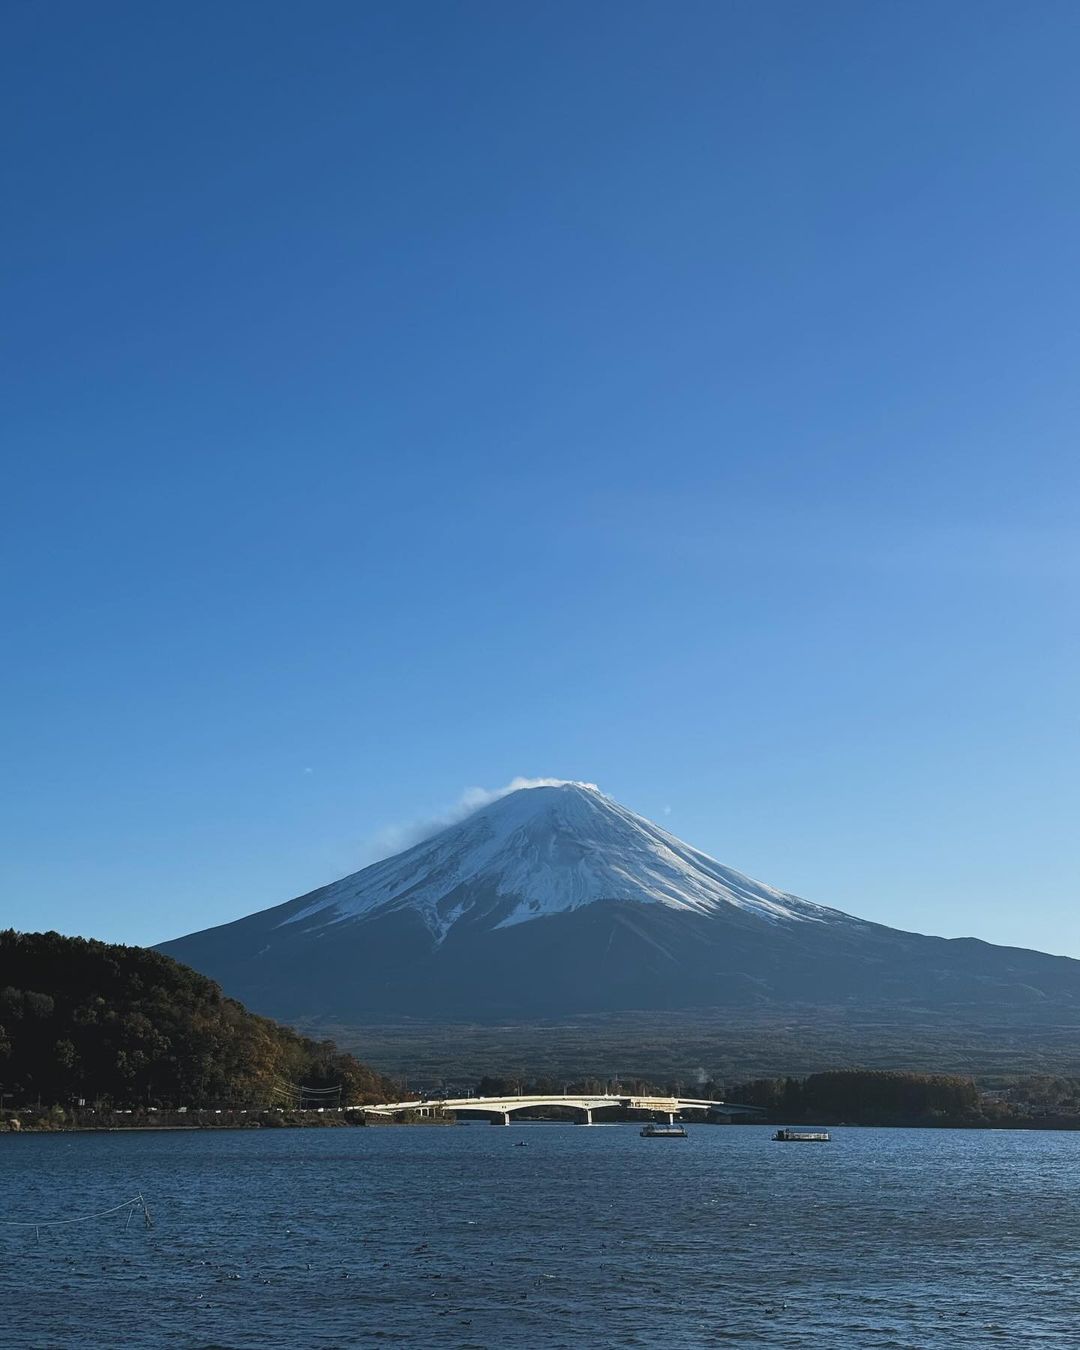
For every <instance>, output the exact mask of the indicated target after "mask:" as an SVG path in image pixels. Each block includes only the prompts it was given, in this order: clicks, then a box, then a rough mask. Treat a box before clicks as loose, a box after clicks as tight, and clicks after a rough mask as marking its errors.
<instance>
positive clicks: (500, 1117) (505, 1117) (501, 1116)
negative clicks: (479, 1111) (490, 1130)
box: [491, 1111, 510, 1125]
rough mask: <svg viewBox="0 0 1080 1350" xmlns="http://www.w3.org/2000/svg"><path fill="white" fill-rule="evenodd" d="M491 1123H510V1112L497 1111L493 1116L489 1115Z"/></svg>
mask: <svg viewBox="0 0 1080 1350" xmlns="http://www.w3.org/2000/svg"><path fill="white" fill-rule="evenodd" d="M491 1123H492V1125H509V1124H510V1112H509V1111H499V1112H498V1113H497V1114H496V1115H494V1116H492V1117H491Z"/></svg>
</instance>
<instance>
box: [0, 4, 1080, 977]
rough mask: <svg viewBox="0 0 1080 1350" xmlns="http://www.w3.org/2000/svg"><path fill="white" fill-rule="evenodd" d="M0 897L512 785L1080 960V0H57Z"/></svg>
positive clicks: (338, 854) (23, 455) (326, 872)
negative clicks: (574, 798) (596, 794)
mask: <svg viewBox="0 0 1080 1350" xmlns="http://www.w3.org/2000/svg"><path fill="white" fill-rule="evenodd" d="M2 22H3V28H4V40H3V43H2V47H3V55H2V57H0V61H2V65H3V69H2V72H0V73H2V79H0V85H2V88H3V95H2V97H3V100H4V104H5V111H4V116H3V118H2V120H0V137H2V140H3V158H4V162H5V165H6V172H5V177H6V185H7V192H6V197H7V206H6V210H5V212H4V213H3V218H2V220H0V231H2V234H3V255H4V258H5V261H6V264H7V266H6V267H5V272H4V279H3V283H2V284H3V291H4V294H3V295H2V296H0V301H2V308H3V313H4V314H5V316H6V322H5V325H4V343H5V355H4V363H3V370H4V375H3V380H4V386H5V387H4V389H3V391H2V394H3V408H4V413H3V419H4V424H5V433H4V442H5V445H6V450H5V455H4V458H5V464H4V471H3V484H4V491H3V521H4V528H3V531H2V532H0V550H2V553H3V570H4V576H5V579H6V583H7V584H6V585H5V586H4V588H3V592H4V601H3V603H4V613H3V632H4V635H5V639H6V641H5V648H6V654H5V655H4V658H3V660H2V662H0V707H2V709H3V753H2V758H3V764H4V773H3V802H2V803H0V806H2V813H0V830H2V834H3V838H2V840H0V843H2V849H0V858H2V862H0V884H2V894H3V913H2V916H0V918H2V921H3V922H4V923H10V924H13V925H15V926H17V927H25V928H46V927H54V928H57V929H60V930H61V931H64V932H72V933H83V934H87V935H93V936H100V937H103V938H107V939H112V940H124V941H132V942H149V941H156V940H161V939H164V938H166V937H172V936H175V935H177V934H180V933H182V932H185V931H189V930H191V929H193V928H198V927H204V926H207V925H209V924H211V923H215V922H220V921H225V920H227V919H231V918H234V917H237V916H239V915H241V914H243V913H246V912H249V911H251V910H254V909H258V908H262V907H264V906H265V905H268V904H271V903H276V902H278V901H281V900H285V899H288V898H290V897H291V896H293V895H296V894H298V893H300V892H302V891H304V890H307V889H310V888H311V887H314V886H316V885H319V884H322V883H323V882H326V881H329V880H331V879H333V878H334V877H336V876H339V875H341V874H343V873H345V872H347V871H350V870H353V869H354V868H355V867H357V866H358V865H360V864H361V863H363V862H366V861H369V860H371V858H372V856H373V855H374V852H375V851H377V845H378V840H379V839H380V838H382V837H383V835H382V832H383V831H385V830H387V829H389V828H391V827H394V826H397V825H400V824H402V823H404V822H407V821H409V820H412V819H415V818H417V817H424V816H428V815H430V814H432V813H436V812H438V811H439V810H441V809H444V808H446V807H447V806H449V805H451V804H452V803H453V802H455V801H456V800H457V799H458V798H459V797H460V794H461V793H462V791H463V790H464V789H466V788H468V787H471V786H485V787H497V786H499V785H500V784H503V783H505V782H507V781H509V780H510V779H512V778H514V777H515V776H517V775H527V776H528V775H541V776H546V775H552V776H557V777H566V778H576V779H586V780H590V781H595V782H597V783H599V784H600V786H601V787H602V788H603V789H604V790H605V791H607V792H609V793H611V794H612V795H614V796H616V797H618V798H619V799H620V800H622V801H623V802H625V803H626V804H627V805H629V806H631V807H632V808H634V809H636V810H638V811H641V812H642V813H644V814H646V815H649V816H651V817H653V818H656V819H660V820H662V821H663V823H664V824H666V825H667V826H668V827H669V828H670V829H672V830H673V831H674V832H676V833H677V834H679V835H681V836H682V837H684V838H686V839H687V840H689V841H690V842H691V843H693V844H695V845H697V846H698V847H701V848H704V849H705V850H707V851H708V852H711V853H713V854H715V855H716V856H718V857H720V858H721V859H722V860H724V861H725V862H726V863H728V864H729V865H731V866H734V867H738V868H741V869H742V870H744V871H747V872H750V873H751V874H753V875H756V876H758V877H760V878H762V879H764V880H766V881H768V882H770V883H771V884H773V885H777V886H782V887H786V888H788V889H791V890H794V891H796V892H798V893H800V894H802V895H805V896H807V897H808V898H810V899H813V900H816V901H819V902H822V903H826V904H833V905H837V906H839V907H840V908H844V909H848V910H851V911H853V912H855V913H857V914H860V915H862V916H864V917H867V918H872V919H876V920H879V921H882V922H886V923H890V924H893V925H896V926H900V927H910V928H916V929H921V930H923V931H930V932H938V933H943V934H946V935H957V934H976V935H978V936H981V937H985V938H988V939H990V940H993V941H999V942H1010V943H1016V944H1021V945H1031V946H1038V947H1043V948H1046V949H1048V950H1052V951H1060V952H1067V953H1070V954H1072V955H1076V956H1080V906H1077V904H1076V901H1077V899H1078V889H1080V844H1078V840H1077V830H1076V820H1077V817H1078V814H1080V811H1078V808H1080V801H1078V796H1080V793H1078V789H1077V768H1076V766H1077V762H1078V757H1080V756H1078V751H1080V744H1078V741H1080V737H1078V726H1077V687H1078V686H1077V678H1078V675H1080V660H1078V640H1077V635H1078V631H1080V630H1078V625H1077V590H1078V582H1080V542H1078V534H1077V504H1078V487H1080V457H1078V455H1077V446H1076V440H1077V436H1076V429H1077V425H1078V411H1080V407H1078V405H1080V379H1078V356H1080V336H1078V329H1077V315H1078V313H1080V303H1078V302H1080V270H1078V266H1077V264H1078V261H1080V259H1078V253H1080V249H1078V245H1077V240H1078V239H1080V219H1078V216H1080V95H1078V93H1077V84H1076V71H1077V69H1078V68H1080V11H1078V10H1077V8H1076V6H1075V5H1074V4H1072V3H1071V2H1070V3H1053V2H1052V0H1051V2H1048V3H1039V4H1035V5H1022V4H1020V3H1010V4H1001V3H997V0H978V3H961V2H959V0H958V2H957V3H952V4H949V5H940V4H923V3H908V4H903V5H881V4H878V5H868V4H865V3H862V0H859V2H858V3H818V4H814V5H806V4H803V3H790V4H788V3H760V4H749V3H739V4H735V3H730V4H725V3H716V2H715V0H709V3H701V4H699V3H690V2H686V3H681V4H679V5H677V6H670V5H662V4H659V3H655V4H640V3H618V4H614V3H610V4H609V3H600V2H597V3H591V4H589V5H586V6H582V5H577V4H569V3H551V4H544V5H513V4H510V5H508V4H505V3H491V4H485V3H438V4H436V3H416V4H411V5H379V6H377V5H373V4H362V3H355V2H354V0H351V2H350V3H332V2H330V0H323V2H322V3H320V4H318V5H316V6H300V5H294V4H279V3H275V2H273V0H271V2H270V3H268V2H267V0H260V3H259V4H254V3H242V2H241V0H237V2H236V3H232V4H229V5H226V6H221V5H210V4H206V3H186V4H183V5H179V4H174V5H153V6H148V5H143V4H135V3H108V2H107V0H103V3H100V4H95V5H92V6H89V5H85V4H81V3H63V2H60V0H57V2H56V3H51V4H49V5H37V4H30V3H24V2H22V0H17V3H14V4H9V5H8V6H7V7H6V10H5V13H4V16H3V20H2Z"/></svg>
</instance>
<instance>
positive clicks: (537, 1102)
mask: <svg viewBox="0 0 1080 1350" xmlns="http://www.w3.org/2000/svg"><path fill="white" fill-rule="evenodd" d="M545 1106H561V1107H565V1108H567V1109H568V1110H571V1111H575V1112H576V1113H577V1117H578V1120H577V1123H578V1124H579V1125H591V1124H592V1123H593V1118H592V1113H593V1112H594V1111H599V1110H601V1109H602V1108H603V1107H605V1106H617V1107H619V1108H620V1109H621V1110H623V1111H646V1112H648V1113H649V1114H650V1115H661V1116H666V1117H667V1119H668V1120H669V1121H673V1120H674V1119H675V1117H676V1115H678V1114H679V1113H680V1112H682V1111H716V1112H721V1113H723V1114H728V1113H732V1114H734V1113H735V1112H740V1111H748V1112H753V1111H756V1110H757V1108H756V1107H753V1106H739V1105H737V1104H736V1103H734V1102H714V1101H704V1100H702V1099H700V1098H697V1097H627V1096H613V1095H609V1094H606V1093H594V1094H588V1095H585V1096H581V1097H560V1096H549V1095H547V1094H545V1093H540V1094H537V1095H531V1096H530V1095H526V1096H520V1097H519V1096H516V1095H515V1096H512V1097H420V1098H417V1100H415V1101H411V1102H381V1103H380V1104H379V1105H378V1106H362V1107H350V1108H349V1109H350V1110H353V1111H363V1112H364V1113H365V1114H367V1115H374V1116H394V1115H398V1114H399V1113H400V1112H404V1111H411V1112H413V1113H414V1114H416V1115H419V1116H438V1115H443V1114H445V1113H448V1112H453V1113H454V1115H461V1114H462V1113H464V1112H469V1111H472V1112H475V1113H476V1114H477V1115H484V1116H490V1117H491V1123H492V1125H509V1124H510V1117H511V1115H512V1114H513V1113H514V1112H515V1111H535V1110H537V1109H539V1108H542V1107H545Z"/></svg>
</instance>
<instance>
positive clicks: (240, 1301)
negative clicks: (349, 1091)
mask: <svg viewBox="0 0 1080 1350" xmlns="http://www.w3.org/2000/svg"><path fill="white" fill-rule="evenodd" d="M519 1140H526V1141H527V1143H528V1147H526V1148H518V1147H516V1144H517V1142H518V1141H519ZM140 1191H141V1192H142V1194H143V1195H144V1196H145V1197H146V1199H147V1202H148V1203H149V1205H150V1208H151V1210H152V1212H153V1217H154V1228H153V1229H152V1230H150V1231H147V1230H146V1229H145V1227H144V1226H143V1222H142V1219H141V1216H140V1215H138V1214H137V1215H136V1216H135V1217H134V1218H133V1219H132V1221H131V1222H130V1223H127V1219H126V1215H125V1214H123V1213H120V1214H115V1215H112V1216H108V1217H105V1218H101V1219H96V1220H94V1221H92V1222H88V1223H83V1224H77V1225H72V1226H70V1227H67V1228H53V1229H48V1228H42V1229H41V1230H40V1236H37V1235H35V1233H34V1231H33V1229H19V1228H10V1227H7V1228H0V1344H2V1345H3V1346H5V1347H9V1346H11V1347H24V1346H25V1347H41V1348H42V1350H46V1348H51V1347H69V1346H71V1347H74V1346H78V1347H89V1346H93V1347H97V1346H102V1347H110V1350H115V1348H117V1347H121V1346H123V1347H125V1348H127V1350H130V1348H131V1347H160V1346H165V1345H168V1346H169V1347H177V1348H178V1350H180V1348H183V1350H187V1348H189V1347H190V1348H191V1350H195V1348H200V1350H202V1348H206V1350H209V1347H222V1348H225V1347H227V1348H228V1350H240V1348H241V1347H253V1348H255V1347H258V1348H259V1350H263V1348H264V1347H278V1346H280V1347H285V1346H288V1347H294V1346H314V1347H338V1346H342V1347H344V1346H364V1345H375V1344H384V1343H385V1344H398V1345H406V1346H421V1345H423V1346H460V1347H525V1346H529V1347H535V1346H550V1347H563V1346H565V1347H575V1350H580V1347H581V1346H582V1345H583V1344H586V1345H601V1346H605V1345H611V1346H616V1345H617V1346H664V1347H680V1346H681V1347H685V1346H712V1345H723V1344H732V1345H738V1346H748V1347H756V1346H766V1347H772V1346H797V1347H813V1350H831V1348H832V1347H836V1348H837V1350H839V1348H841V1347H842V1348H843V1350H853V1347H860V1348H861V1347H890V1348H893V1347H910V1350H928V1348H930V1347H939V1346H940V1347H946V1346H948V1347H950V1348H951V1350H955V1347H962V1346H973V1347H976V1346H977V1347H980V1348H985V1347H987V1346H993V1345H995V1344H998V1343H1000V1344H1003V1345H1029V1346H1047V1347H1052V1346H1071V1347H1075V1346H1077V1345H1080V1134H1050V1133H1046V1134H1031V1133H1006V1132H986V1131H936V1130H857V1129H848V1130H843V1129H839V1130H836V1131H834V1138H833V1142H832V1143H831V1144H827V1145H798V1144H786V1145H785V1144H774V1143H771V1142H770V1140H769V1131H768V1130H766V1129H763V1128H759V1127H748V1126H747V1127H732V1128H725V1127H708V1126H701V1127H698V1128H695V1127H693V1126H691V1127H690V1138H689V1139H687V1140H685V1141H681V1140H671V1141H665V1140H656V1141H649V1140H642V1139H639V1137H638V1134H637V1128H636V1127H633V1126H594V1127H593V1128H591V1129H589V1128H584V1127H575V1126H559V1125H525V1124H519V1125H511V1126H510V1128H493V1127H491V1126H488V1125H484V1124H475V1125H460V1126H456V1127H441V1128H423V1127H417V1128H408V1127H405V1128H393V1127H386V1128H378V1129H366V1130H365V1129H349V1130H345V1129H341V1130H322V1131H320V1130H281V1131H269V1130H263V1131H260V1132H255V1131H251V1132H227V1133H226V1132H223V1133H217V1134H215V1133H207V1132H201V1133H177V1134H145V1133H139V1134H106V1135H70V1134H69V1135H37V1136H22V1137H19V1136H4V1137H2V1138H0V1218H3V1219H4V1220H5V1221H7V1222H8V1223H10V1222H11V1221H12V1220H31V1221H33V1220H39V1219H40V1220H45V1219H50V1218H72V1217H77V1216H78V1215H80V1214H85V1213H89V1212H92V1211H97V1210H102V1209H106V1208H108V1207H109V1206H110V1205H114V1204H117V1203H118V1202H121V1201H123V1200H126V1199H127V1198H128V1197H129V1196H131V1195H134V1194H135V1193H137V1192H140Z"/></svg>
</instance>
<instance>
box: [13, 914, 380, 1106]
mask: <svg viewBox="0 0 1080 1350" xmlns="http://www.w3.org/2000/svg"><path fill="white" fill-rule="evenodd" d="M298 1085H303V1086H305V1087H310V1088H316V1089H318V1088H324V1087H335V1086H338V1085H340V1086H341V1088H342V1092H341V1102H342V1104H343V1105H351V1104H354V1103H359V1102H365V1101H379V1100H382V1101H385V1100H386V1099H387V1096H393V1095H394V1087H393V1085H392V1084H390V1083H388V1082H387V1081H386V1080H385V1079H383V1078H381V1077H380V1076H379V1075H378V1074H376V1073H375V1072H374V1071H373V1070H371V1069H369V1068H367V1067H366V1066H365V1065H363V1064H361V1063H359V1061H358V1060H356V1059H354V1058H353V1056H352V1055H349V1054H345V1053H343V1052H342V1051H339V1050H338V1049H337V1047H336V1046H335V1045H333V1044H332V1043H331V1042H330V1041H312V1040H308V1039H306V1038H305V1037H303V1036H301V1035H299V1034H298V1033H297V1032H295V1031H292V1030H290V1029H289V1028H287V1027H283V1026H280V1025H279V1024H278V1023H276V1022H272V1021H270V1020H269V1019H268V1018H265V1017H257V1016H256V1015H255V1014H254V1013H250V1012H248V1011H247V1009H246V1008H244V1007H243V1005H242V1004H240V1003H237V1002H235V1001H234V1000H233V999H230V998H226V997H225V995H224V994H222V992H221V990H220V989H219V988H218V986H217V985H216V984H214V982H213V981H212V980H209V979H207V978H206V977H205V976H204V975H199V974H196V972H195V971H193V970H190V969H189V968H188V967H187V966H183V965H180V963H179V962H177V961H174V960H173V959H172V958H171V957H168V956H163V955H162V954H161V953H160V952H155V951H149V950H147V949H145V948H142V947H120V946H111V945H109V944H107V943H104V942H93V941H87V940H86V939H84V938H70V937H62V936H61V935H60V934H59V933H17V932H15V931H13V930H11V929H9V930H7V931H5V932H0V1091H2V1092H3V1094H4V1097H5V1098H6V1099H7V1101H8V1104H9V1105H10V1104H14V1105H18V1104H20V1103H24V1102H36V1101H40V1102H44V1103H46V1104H54V1103H59V1104H62V1105H67V1104H69V1103H70V1102H71V1101H72V1100H73V1099H77V1098H80V1097H83V1098H85V1099H86V1101H87V1102H95V1101H97V1102H102V1103H107V1104H110V1105H113V1106H162V1107H168V1106H247V1105H288V1104H289V1103H290V1096H294V1095H295V1088H296V1086H298ZM327 1099H329V1098H327Z"/></svg>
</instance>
